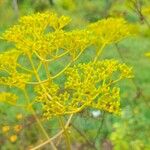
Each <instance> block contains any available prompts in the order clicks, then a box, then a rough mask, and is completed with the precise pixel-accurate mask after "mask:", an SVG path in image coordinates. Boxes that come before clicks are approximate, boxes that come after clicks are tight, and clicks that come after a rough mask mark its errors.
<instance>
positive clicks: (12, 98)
mask: <svg viewBox="0 0 150 150" xmlns="http://www.w3.org/2000/svg"><path fill="white" fill-rule="evenodd" d="M17 99H18V97H17V96H16V95H15V94H12V93H8V92H1V94H0V102H5V103H9V104H15V103H16V101H17Z"/></svg>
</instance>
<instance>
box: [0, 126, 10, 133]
mask: <svg viewBox="0 0 150 150" xmlns="http://www.w3.org/2000/svg"><path fill="white" fill-rule="evenodd" d="M9 130H10V127H9V126H3V127H2V132H3V133H6V132H8V131H9Z"/></svg>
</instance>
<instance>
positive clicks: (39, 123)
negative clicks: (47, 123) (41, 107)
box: [23, 90, 57, 150]
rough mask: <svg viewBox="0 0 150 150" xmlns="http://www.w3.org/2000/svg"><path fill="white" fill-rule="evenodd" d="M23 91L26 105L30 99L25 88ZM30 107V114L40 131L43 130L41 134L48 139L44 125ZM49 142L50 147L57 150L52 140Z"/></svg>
mask: <svg viewBox="0 0 150 150" xmlns="http://www.w3.org/2000/svg"><path fill="white" fill-rule="evenodd" d="M23 93H24V95H25V97H26V100H27V103H28V105H30V99H29V96H28V94H27V92H26V90H23ZM30 109H31V113H32V115H33V116H34V118H35V120H36V121H37V123H38V125H39V127H40V128H41V131H42V132H43V134H44V135H45V137H46V138H47V139H49V136H48V134H47V132H46V131H45V129H44V127H43V125H42V123H41V121H40V120H39V118H38V117H37V115H36V113H35V110H34V109H33V107H32V106H31V107H30ZM50 144H51V146H52V148H53V149H54V150H57V148H56V147H55V145H54V144H53V142H52V141H50Z"/></svg>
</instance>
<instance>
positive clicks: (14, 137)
mask: <svg viewBox="0 0 150 150" xmlns="http://www.w3.org/2000/svg"><path fill="white" fill-rule="evenodd" d="M9 140H10V141H11V142H12V143H14V142H16V140H17V135H15V134H14V135H11V136H10V138H9Z"/></svg>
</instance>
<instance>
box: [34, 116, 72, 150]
mask: <svg viewBox="0 0 150 150" xmlns="http://www.w3.org/2000/svg"><path fill="white" fill-rule="evenodd" d="M72 117H73V114H71V115H70V117H69V119H68V121H67V123H66V125H65V129H67V128H68V126H69V125H70V122H71V119H72ZM63 132H64V130H61V131H59V132H58V133H57V134H55V135H54V136H53V137H52V138H50V139H49V140H47V141H45V142H43V143H42V144H40V145H38V146H36V147H34V148H32V149H31V150H37V149H39V148H41V147H43V146H45V145H46V144H48V143H49V142H50V141H53V140H54V139H56V138H57V137H59V136H61V135H62V134H63Z"/></svg>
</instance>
